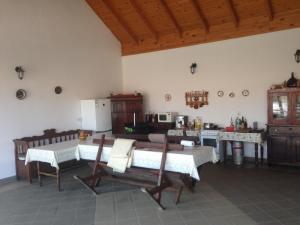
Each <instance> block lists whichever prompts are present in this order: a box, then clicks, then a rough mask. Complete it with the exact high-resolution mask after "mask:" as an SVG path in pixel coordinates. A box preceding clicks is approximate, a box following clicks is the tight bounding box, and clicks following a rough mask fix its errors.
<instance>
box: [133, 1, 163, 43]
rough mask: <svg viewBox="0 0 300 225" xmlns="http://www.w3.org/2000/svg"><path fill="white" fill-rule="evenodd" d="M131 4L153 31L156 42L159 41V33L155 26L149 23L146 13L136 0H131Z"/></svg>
mask: <svg viewBox="0 0 300 225" xmlns="http://www.w3.org/2000/svg"><path fill="white" fill-rule="evenodd" d="M130 3H131V5H132V6H133V8H134V10H135V11H136V12H137V14H139V16H140V17H141V19H142V20H143V22H144V23H145V24H146V26H147V27H148V29H149V30H150V31H151V33H152V35H153V36H154V38H155V40H156V41H158V39H159V36H158V33H157V31H156V30H155V28H154V27H153V25H152V24H151V22H150V21H149V19H148V18H147V17H146V16H145V13H144V12H143V10H142V9H141V7H140V6H139V5H138V4H137V3H136V1H135V0H130Z"/></svg>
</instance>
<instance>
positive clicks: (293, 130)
mask: <svg viewBox="0 0 300 225" xmlns="http://www.w3.org/2000/svg"><path fill="white" fill-rule="evenodd" d="M297 133H298V134H299V135H300V127H270V128H269V134H270V135H276V134H297Z"/></svg>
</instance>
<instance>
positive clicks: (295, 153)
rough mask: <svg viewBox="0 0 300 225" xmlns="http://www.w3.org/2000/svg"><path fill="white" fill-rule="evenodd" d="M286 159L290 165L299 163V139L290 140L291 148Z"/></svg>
mask: <svg viewBox="0 0 300 225" xmlns="http://www.w3.org/2000/svg"><path fill="white" fill-rule="evenodd" d="M288 159H289V161H290V162H292V163H297V162H300V137H293V138H292V148H291V149H290V151H289V153H288Z"/></svg>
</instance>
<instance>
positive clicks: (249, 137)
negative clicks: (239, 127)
mask: <svg viewBox="0 0 300 225" xmlns="http://www.w3.org/2000/svg"><path fill="white" fill-rule="evenodd" d="M264 139H265V135H264V133H263V132H259V133H254V132H253V133H244V132H225V131H221V132H219V136H218V140H219V141H223V143H224V144H223V151H224V153H223V155H224V163H226V155H227V144H226V142H227V141H229V142H231V145H232V143H233V141H239V142H249V143H254V149H255V164H256V165H258V146H260V153H261V156H260V157H261V164H263V155H264V147H263V142H264Z"/></svg>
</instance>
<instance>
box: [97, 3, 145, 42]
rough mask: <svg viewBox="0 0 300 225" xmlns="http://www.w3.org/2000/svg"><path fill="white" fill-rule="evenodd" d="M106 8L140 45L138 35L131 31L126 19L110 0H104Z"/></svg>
mask: <svg viewBox="0 0 300 225" xmlns="http://www.w3.org/2000/svg"><path fill="white" fill-rule="evenodd" d="M102 1H103V3H104V4H105V6H106V7H107V8H108V9H109V11H110V12H111V13H112V14H113V15H114V17H115V18H116V19H117V21H118V22H119V23H120V24H121V26H122V27H123V28H124V30H125V31H126V32H127V33H128V34H129V36H130V37H131V39H132V40H133V41H134V42H135V43H136V44H138V43H139V39H138V37H137V36H136V34H135V33H134V32H133V31H132V30H131V29H130V27H129V26H128V24H127V23H126V22H125V21H124V19H123V18H122V17H121V16H120V15H119V14H118V13H117V12H116V10H115V9H114V8H113V6H112V5H111V3H110V0H102Z"/></svg>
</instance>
